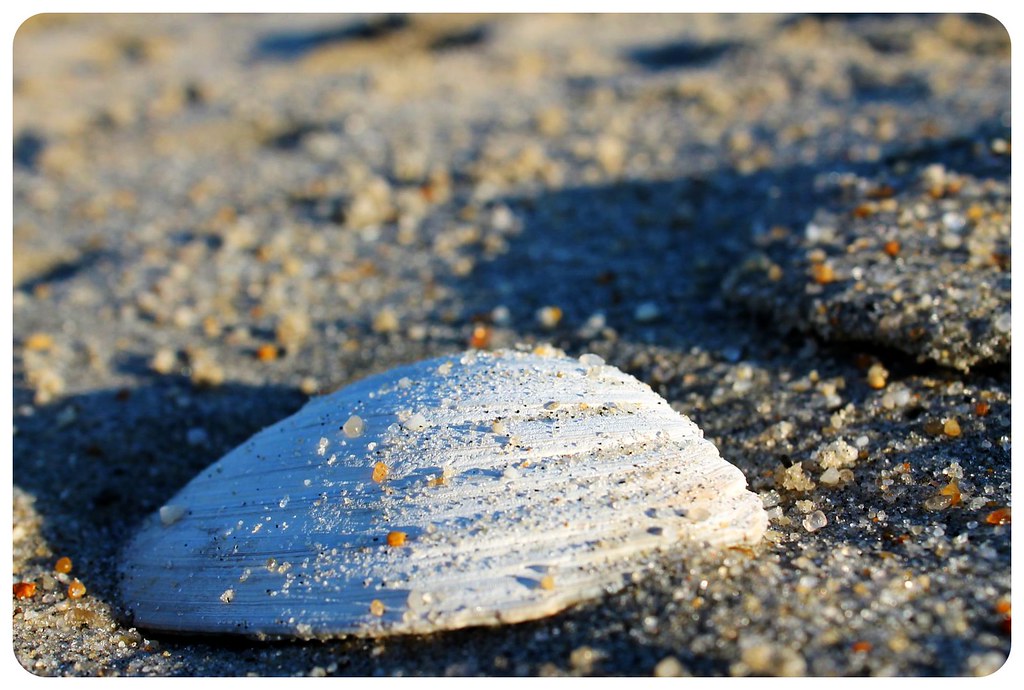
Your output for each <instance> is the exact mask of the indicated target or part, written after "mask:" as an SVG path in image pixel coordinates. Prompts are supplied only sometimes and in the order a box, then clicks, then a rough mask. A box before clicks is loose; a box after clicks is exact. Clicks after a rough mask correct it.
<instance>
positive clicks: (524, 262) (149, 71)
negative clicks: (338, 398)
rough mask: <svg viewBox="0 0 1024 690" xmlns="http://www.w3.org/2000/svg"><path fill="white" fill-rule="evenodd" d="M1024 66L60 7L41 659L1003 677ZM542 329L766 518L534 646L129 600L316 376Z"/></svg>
mask: <svg viewBox="0 0 1024 690" xmlns="http://www.w3.org/2000/svg"><path fill="white" fill-rule="evenodd" d="M1009 54H1010V47H1009V38H1008V36H1007V33H1006V31H1005V30H1004V29H1003V28H1002V27H1001V26H1000V25H999V24H998V23H996V22H995V21H993V20H991V19H989V18H987V17H983V16H940V15H930V16H906V15H896V16H891V17H884V18H879V17H872V16H862V15H823V16H807V17H800V16H797V17H793V16H778V15H740V16H702V15H679V16H668V17H656V16H516V15H511V16H502V17H497V16H479V17H475V16H424V17H390V18H380V17H355V16H316V15H304V16H299V15H296V16H287V15H275V16H257V15H250V16H187V15H152V16H120V17H111V16H102V15H97V16H66V15H42V16H39V17H35V18H33V19H32V20H30V21H29V22H27V23H26V24H25V25H24V26H23V27H22V28H21V30H20V31H19V33H18V35H17V37H16V39H15V43H14V77H15V82H14V125H15V127H14V158H15V163H14V165H15V167H14V176H13V180H14V228H13V255H14V281H15V284H14V286H13V298H12V300H13V315H14V338H13V341H14V419H13V423H14V427H15V434H14V437H13V447H14V460H13V474H14V487H13V506H12V508H13V516H14V533H13V556H14V562H13V578H12V579H13V582H14V583H15V584H16V598H15V599H14V600H13V607H14V617H13V622H12V625H13V637H14V652H15V655H16V657H17V659H18V661H19V662H20V663H21V664H22V665H23V666H24V667H25V668H26V669H28V670H29V671H31V672H32V673H35V674H39V675H245V674H257V675H353V674H354V675H385V676H386V675H444V674H450V675H467V674H470V675H472V674H481V675H495V674H519V675H561V674H570V675H580V674H598V675H603V674H627V675H651V674H654V675H764V674H780V675H782V674H786V675H798V674H803V675H835V674H842V675H864V674H872V675H904V676H906V675H985V674H988V673H992V672H993V671H995V670H996V669H997V668H999V667H1000V665H1001V664H1002V663H1003V661H1004V660H1005V658H1006V655H1007V654H1008V652H1009V647H1010V635H1009V626H1010V607H1009V598H1010V567H1009V566H1010V513H1009V507H1010V375H1009V372H1010V367H1009V354H1010V329H1009V316H1008V315H1009V310H1010V296H1009V280H1010V197H1009V170H1010V131H1009V126H1010V124H1009V116H1010V60H1009ZM518 342H523V343H528V344H530V343H540V342H551V343H553V344H554V345H556V346H558V347H560V348H563V349H564V350H566V351H567V352H568V353H569V354H570V355H572V356H578V355H579V354H581V353H584V352H594V353H596V354H598V355H600V356H601V357H603V358H604V359H605V360H606V361H607V362H608V363H609V364H612V365H614V366H616V367H618V368H620V369H622V370H623V371H626V372H628V373H630V374H632V375H634V376H636V377H637V378H639V379H640V380H642V381H644V382H646V383H649V384H650V385H651V386H652V387H653V388H654V389H655V390H656V391H657V392H659V393H660V394H662V395H663V396H664V397H666V398H667V399H668V400H669V402H670V403H671V404H672V406H673V407H674V408H675V409H677V410H679V411H680V412H683V413H684V414H686V415H687V416H688V417H690V418H691V419H693V420H694V421H695V422H696V423H697V424H698V425H699V426H700V427H701V428H703V429H704V431H705V433H706V435H707V437H708V438H709V439H711V440H712V441H713V442H714V443H715V444H716V445H717V446H718V448H719V450H720V451H721V453H722V456H723V457H724V458H725V459H727V460H728V461H729V462H731V463H732V464H734V465H736V466H737V467H739V468H740V469H741V470H742V471H743V473H744V474H745V476H746V478H747V481H748V483H749V484H750V486H751V488H752V490H753V491H755V492H757V493H759V494H760V496H761V498H762V500H763V501H764V504H765V507H766V508H767V509H768V511H769V517H770V525H769V530H768V532H767V534H766V536H765V538H764V540H762V541H761V542H760V543H759V544H757V545H755V546H754V547H752V548H749V549H739V550H736V549H733V550H725V551H717V552H708V553H706V554H702V555H692V554H691V555H686V556H685V557H684V556H683V555H682V554H668V555H666V556H665V557H664V558H655V559H652V560H651V561H650V562H649V563H647V564H644V567H642V568H638V570H637V572H635V573H634V574H633V576H632V578H631V580H632V581H631V583H630V585H629V586H628V587H627V588H626V589H625V590H624V591H622V592H621V593H618V594H615V595H610V596H607V597H604V598H601V599H599V600H596V601H594V602H592V603H588V604H583V605H580V606H577V607H574V608H572V609H570V610H568V611H566V612H563V613H560V614H558V615H556V616H554V617H552V618H548V619H545V620H541V621H537V622H531V623H523V624H519V625H514V626H508V627H498V628H491V629H466V630H462V631H457V632H453V633H445V634H434V635H427V636H404V637H396V638H388V639H383V640H377V641H371V640H360V639H344V640H334V641H329V642H278V643H258V642H252V641H248V640H225V639H221V638H202V637H188V636H171V635H164V634H157V633H154V632H152V631H147V630H144V629H138V628H136V627H134V626H133V624H132V621H131V620H129V619H127V618H126V617H125V615H124V609H123V607H122V603H121V602H120V601H118V598H117V596H116V582H115V572H116V569H117V558H118V553H119V550H120V549H121V548H122V547H123V546H124V544H125V543H126V542H127V540H128V539H129V538H130V536H131V535H132V534H133V533H134V531H135V530H136V529H137V528H138V526H139V525H140V524H141V523H142V520H143V519H144V518H145V517H146V516H147V515H149V514H151V513H152V512H153V511H155V510H156V509H157V508H159V507H160V506H161V505H163V504H164V503H165V502H166V501H167V500H168V499H169V498H170V497H171V496H172V495H173V494H174V493H175V492H176V491H177V490H178V489H179V488H180V487H182V486H183V485H184V484H185V483H186V482H187V481H188V480H189V479H191V478H192V477H193V476H194V475H195V474H197V473H198V472H199V471H200V470H201V469H202V468H204V467H206V466H208V465H210V464H211V463H213V462H214V461H216V460H217V459H218V458H219V457H221V456H222V455H223V454H224V453H226V452H228V451H229V450H231V449H232V448H233V447H234V446H236V445H237V444H238V443H240V442H242V441H243V440H245V439H246V438H248V437H249V436H251V435H252V434H254V433H255V432H257V431H258V430H260V429H261V428H263V427H265V426H268V425H270V424H272V423H274V422H276V421H277V420H279V419H281V418H283V417H285V416H287V415H289V414H291V413H293V412H295V411H296V410H297V409H299V408H300V407H301V405H302V404H303V403H304V402H305V401H306V400H307V399H308V398H309V396H310V395H313V394H316V393H318V392H326V391H330V390H334V389H336V388H338V387H341V386H343V385H347V384H349V383H351V382H353V381H356V380H358V379H361V378H363V377H365V376H367V375H369V374H371V373H376V372H381V371H385V370H387V369H389V368H391V367H393V366H396V365H399V364H405V363H409V362H413V361H416V360H419V359H423V358H427V357H432V356H441V355H446V354H452V353H455V352H459V351H462V350H464V349H465V348H466V347H467V346H475V347H481V348H498V347H503V346H509V345H513V344H515V343H518ZM60 557H68V558H70V559H71V569H70V571H69V572H60V571H57V570H55V564H56V561H57V559H58V558H60ZM66 566H67V563H66V562H64V563H62V564H61V570H67V568H66ZM76 581H77V582H78V583H80V584H81V585H83V586H84V594H83V593H82V587H80V586H79V585H78V584H75V582H76ZM18 583H24V584H22V585H21V586H20V587H18V586H17V584H18ZM33 587H34V591H32V590H33ZM17 593H20V594H21V595H22V598H18V597H17Z"/></svg>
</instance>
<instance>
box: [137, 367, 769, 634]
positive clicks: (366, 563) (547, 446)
mask: <svg viewBox="0 0 1024 690" xmlns="http://www.w3.org/2000/svg"><path fill="white" fill-rule="evenodd" d="M766 526H767V518H766V515H765V511H764V509H763V507H762V505H761V501H760V499H759V498H758V497H757V496H756V495H754V494H753V493H751V492H750V491H748V490H747V489H746V480H745V479H744V477H743V474H742V473H741V472H740V471H739V470H738V469H737V468H736V467H734V466H733V465H731V464H729V463H727V462H726V461H725V460H723V459H722V458H721V456H720V455H719V453H718V450H717V449H716V448H715V446H714V445H713V444H712V443H711V442H710V441H708V440H706V439H705V438H704V437H703V433H702V432H701V430H700V429H699V428H698V427H697V425H696V424H694V423H693V422H691V421H690V420H689V419H687V418H686V417H684V416H682V415H680V414H679V413H677V412H675V411H673V410H672V408H671V407H670V406H669V404H668V402H666V401H665V400H664V399H663V398H661V397H660V396H659V395H657V394H656V393H654V392H653V391H652V390H651V388H650V387H649V386H648V385H646V384H644V383H642V382H640V381H638V380H637V379H635V378H633V377H632V376H629V375H627V374H625V373H623V372H621V371H619V370H618V369H615V368H614V367H611V366H607V365H605V364H604V363H603V360H601V358H600V357H597V356H596V355H583V356H582V357H580V358H579V359H572V358H568V357H566V356H565V355H564V354H563V353H561V352H560V351H557V350H554V349H553V348H547V347H542V348H538V349H537V350H535V351H534V352H533V353H527V352H516V351H498V352H490V353H486V352H476V351H470V352H467V353H465V354H462V355H455V356H449V357H442V358H440V359H435V360H430V361H426V362H420V363H417V364H413V365H410V366H404V367H400V368H397V369H394V370H392V371H389V372H386V373H383V374H379V375H376V376H371V377H369V378H366V379H364V380H362V381H360V382H358V383H355V384H353V385H351V386H348V387H347V388H344V389H342V390H339V391H337V392H335V393H333V394H330V395H325V396H323V397H320V398H315V399H313V400H312V401H310V402H309V403H308V404H307V405H306V406H305V407H303V408H302V409H301V410H299V411H298V412H297V413H296V414H294V415H292V416H291V417H289V418H287V419H285V420H283V421H281V422H279V423H277V424H275V425H273V426H271V427H269V428H266V429H264V430H263V431H261V432H259V433H257V434H256V435H255V436H253V437H252V438H251V439H249V440H248V441H246V442H245V443H243V444H242V445H241V446H239V447H238V448H236V449H235V450H233V451H231V452H230V453H228V454H227V455H226V456H224V457H223V458H222V459H221V460H219V461H218V462H216V463H214V464H213V465H211V466H210V467H208V468H207V469H206V470H204V471H203V472H202V473H200V474H199V476H197V477H196V478H195V479H193V480H192V481H191V482H190V483H189V484H188V485H187V486H185V487H184V488H183V489H182V490H181V491H180V492H179V493H178V494H177V495H176V496H174V498H173V499H171V500H170V501H169V502H168V504H167V505H166V506H164V507H163V508H161V509H160V510H159V511H158V512H157V513H156V514H155V515H153V516H152V517H151V518H149V519H148V521H147V522H146V523H145V524H144V525H143V527H142V528H141V530H140V531H139V533H138V534H137V535H136V537H135V538H134V539H133V540H132V541H131V543H130V544H129V545H128V547H127V548H126V550H125V552H124V554H123V558H122V564H121V572H120V587H121V594H122V597H123V600H124V603H125V605H126V607H127V609H128V610H129V611H130V612H131V613H132V615H133V616H134V623H135V624H136V625H138V626H140V627H144V628H149V629H158V630H168V631H179V632H202V633H241V634H245V635H250V636H255V637H288V636H293V637H301V638H312V637H332V636H339V635H346V634H354V635H361V636H379V635H386V634H393V633H427V632H432V631H437V630H444V629H453V628H460V627H465V626H473V625H495V624H500V623H513V622H518V621H525V620H529V619H534V618H540V617H543V616H547V615H550V614H553V613H555V612H558V611H560V610H562V609H564V608H566V607H568V606H570V605H572V604H575V603H578V602H580V601H583V600H586V599H590V598H593V597H597V596H600V595H601V594H603V593H605V592H610V591H614V590H616V589H619V588H621V587H623V586H624V585H625V584H626V583H627V582H628V580H629V576H630V574H631V573H633V572H634V571H635V570H636V569H637V567H638V564H640V563H642V562H643V560H642V559H643V558H645V557H646V558H649V557H650V556H651V554H652V553H653V552H655V551H657V550H662V549H666V548H670V547H674V546H677V545H683V544H690V545H695V544H696V545H709V546H723V545H729V544H734V543H739V542H753V541H756V540H758V539H760V537H761V536H762V534H763V533H764V531H765V529H766Z"/></svg>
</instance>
